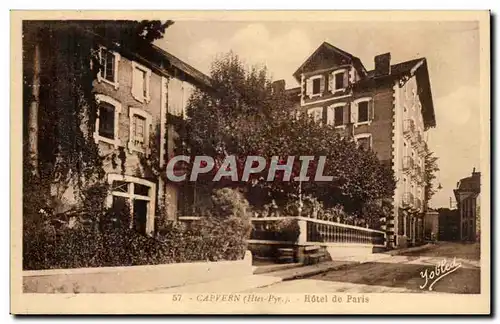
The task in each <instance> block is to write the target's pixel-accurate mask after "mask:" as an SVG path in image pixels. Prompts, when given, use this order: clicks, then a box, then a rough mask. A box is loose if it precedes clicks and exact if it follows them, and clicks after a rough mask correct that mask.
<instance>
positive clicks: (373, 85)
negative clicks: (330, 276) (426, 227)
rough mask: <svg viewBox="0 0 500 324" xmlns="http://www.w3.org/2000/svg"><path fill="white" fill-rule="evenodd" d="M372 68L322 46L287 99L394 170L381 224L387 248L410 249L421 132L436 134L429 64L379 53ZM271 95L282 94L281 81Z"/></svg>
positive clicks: (419, 209)
mask: <svg viewBox="0 0 500 324" xmlns="http://www.w3.org/2000/svg"><path fill="white" fill-rule="evenodd" d="M374 63H375V68H374V69H373V70H370V71H369V70H367V69H366V68H365V67H364V65H363V63H362V62H361V60H360V59H359V58H358V57H356V56H354V55H352V54H350V53H348V52H346V51H343V50H341V49H339V48H337V47H335V46H333V45H331V44H329V43H327V42H324V43H323V44H321V45H320V46H319V47H318V48H317V49H316V51H315V52H314V53H312V54H311V56H309V57H308V58H307V60H306V61H305V62H304V63H303V64H302V65H301V66H300V67H299V68H298V69H297V70H296V71H295V73H294V74H293V76H294V77H295V79H296V80H297V82H298V83H299V84H300V86H299V87H296V88H291V89H286V90H285V91H286V92H287V93H288V94H289V95H290V97H291V98H293V99H294V100H295V102H296V107H297V109H298V110H299V111H300V112H302V113H307V114H309V115H311V116H313V117H314V118H315V119H317V120H318V121H321V122H322V123H325V124H330V125H334V126H335V128H337V129H338V131H339V132H340V133H341V134H342V136H350V137H352V138H353V140H355V141H356V142H357V143H358V144H359V145H361V146H364V147H366V148H368V149H373V150H374V151H375V152H376V153H377V156H378V157H379V159H380V160H381V161H383V162H386V163H387V164H389V165H391V166H392V170H393V171H394V175H395V178H396V181H397V186H396V190H395V192H394V196H393V197H392V203H393V206H392V208H393V217H391V218H388V219H384V220H382V222H383V223H385V226H386V231H387V233H388V240H389V243H390V244H394V245H397V246H406V245H408V244H416V243H417V242H416V241H418V240H419V239H420V238H422V236H423V212H424V206H426V202H425V199H426V198H425V176H424V174H425V173H424V170H425V165H424V160H425V159H424V156H425V155H424V154H425V145H426V143H425V132H426V131H427V130H429V129H430V128H431V127H435V126H436V119H435V114H434V105H433V101H432V92H431V84H430V79H429V71H428V68H427V60H426V59H425V58H418V59H414V60H410V61H406V62H401V63H397V64H393V63H392V62H391V54H390V53H385V54H381V55H377V56H375V58H374ZM275 87H279V88H281V90H284V88H285V83H284V81H280V82H277V83H275Z"/></svg>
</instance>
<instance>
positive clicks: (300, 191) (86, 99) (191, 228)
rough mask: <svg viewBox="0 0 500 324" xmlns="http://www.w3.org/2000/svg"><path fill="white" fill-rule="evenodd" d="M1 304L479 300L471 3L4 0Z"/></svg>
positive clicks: (479, 70)
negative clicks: (205, 7)
mask: <svg viewBox="0 0 500 324" xmlns="http://www.w3.org/2000/svg"><path fill="white" fill-rule="evenodd" d="M11 57H12V60H11V71H12V73H11V78H12V81H11V88H12V101H11V102H12V106H11V116H12V119H11V134H12V136H11V138H12V145H11V147H12V151H11V166H12V168H11V172H12V179H22V180H13V182H12V185H11V197H12V209H11V224H12V228H11V234H12V235H11V237H12V239H11V251H12V254H11V255H12V258H11V312H12V313H13V314H490V312H491V306H490V301H491V291H490V275H491V271H490V270H491V269H490V266H491V265H490V251H491V247H490V151H489V148H490V123H489V120H490V79H489V75H490V64H491V61H490V59H491V58H490V13H489V12H488V11H460V12H458V11H457V12H451V11H450V12H448V11H415V12H411V11H405V12H402V11H385V12H384V11H373V12H370V11H363V12H355V11H346V12H342V11H336V12H333V11H314V12H312V11H311V12H300V11H289V12H273V11H260V12H245V11H239V12H230V11H229V12H228V11H225V12H218V11H211V12H203V11H197V12H194V11H193V12H189V11H188V12H181V11H155V12H147V11H134V12H132V11H130V12H127V11H92V12H90V11H78V12H76V11H43V12H37V11H29V12H28V11H12V12H11Z"/></svg>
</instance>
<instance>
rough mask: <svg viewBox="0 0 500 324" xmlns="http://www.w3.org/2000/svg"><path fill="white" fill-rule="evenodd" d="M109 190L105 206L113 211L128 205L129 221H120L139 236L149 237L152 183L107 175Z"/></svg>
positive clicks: (152, 196) (153, 193)
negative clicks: (139, 234) (138, 233)
mask: <svg viewBox="0 0 500 324" xmlns="http://www.w3.org/2000/svg"><path fill="white" fill-rule="evenodd" d="M108 183H109V184H110V187H111V190H110V195H109V196H108V198H107V200H106V204H107V206H108V207H109V208H111V209H113V210H117V211H118V210H123V208H124V207H125V206H127V205H128V209H129V210H130V216H129V219H124V220H121V221H123V222H125V225H128V226H129V227H130V228H133V229H135V230H136V231H138V232H140V233H141V234H146V235H150V234H152V232H153V229H154V213H153V211H154V210H155V191H156V188H155V187H156V186H155V184H154V183H153V182H150V181H147V180H144V179H141V178H136V177H132V176H126V175H121V174H114V173H112V174H109V175H108Z"/></svg>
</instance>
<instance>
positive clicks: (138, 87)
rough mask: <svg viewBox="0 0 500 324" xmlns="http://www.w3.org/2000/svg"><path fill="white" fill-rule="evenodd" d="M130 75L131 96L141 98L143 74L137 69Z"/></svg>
mask: <svg viewBox="0 0 500 324" xmlns="http://www.w3.org/2000/svg"><path fill="white" fill-rule="evenodd" d="M132 73H133V75H132V95H133V96H134V97H135V98H137V99H139V98H142V97H143V86H144V85H143V74H142V71H140V70H139V69H137V68H135V69H134V70H133V72H132Z"/></svg>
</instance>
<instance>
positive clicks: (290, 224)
mask: <svg viewBox="0 0 500 324" xmlns="http://www.w3.org/2000/svg"><path fill="white" fill-rule="evenodd" d="M269 231H271V232H274V237H275V239H276V240H277V241H290V242H296V241H297V240H298V239H299V235H300V227H299V223H298V222H297V220H296V219H294V218H283V219H282V220H279V221H276V222H273V223H272V224H271V226H270V228H269Z"/></svg>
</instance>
